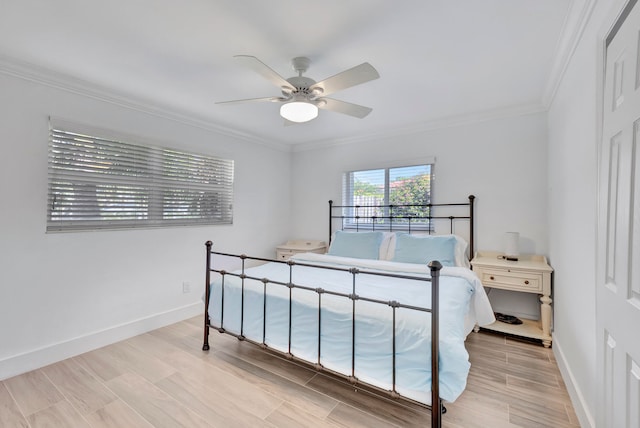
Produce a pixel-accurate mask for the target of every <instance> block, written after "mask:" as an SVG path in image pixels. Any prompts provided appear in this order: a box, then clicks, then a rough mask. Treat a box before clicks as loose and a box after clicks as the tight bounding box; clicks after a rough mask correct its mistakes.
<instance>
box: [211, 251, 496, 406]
mask: <svg viewBox="0 0 640 428" xmlns="http://www.w3.org/2000/svg"><path fill="white" fill-rule="evenodd" d="M295 259H296V260H297V261H299V262H301V263H313V264H319V265H332V266H340V267H343V268H344V267H352V266H354V267H360V268H361V269H368V270H373V269H379V270H384V271H389V272H393V273H406V274H408V275H412V276H418V275H423V276H426V277H429V273H428V268H427V267H426V266H423V265H409V264H404V263H394V262H384V261H375V262H374V261H366V260H365V261H363V260H358V259H348V258H344V257H335V256H327V255H319V254H305V255H297V256H295ZM246 273H247V275H249V276H253V277H257V278H269V279H271V280H277V281H282V282H289V266H288V265H286V264H282V263H267V264H264V265H261V266H257V267H252V268H249V269H247V270H246ZM352 278H353V277H352V274H350V273H346V272H339V271H332V270H327V269H318V268H309V267H303V266H295V267H294V268H293V283H294V284H296V285H303V286H307V287H312V288H316V287H320V288H322V289H324V290H332V291H337V292H341V293H345V294H349V293H351V292H352V284H353V279H352ZM240 283H241V279H239V278H236V277H232V276H230V275H227V276H226V277H225V283H224V320H223V325H222V326H223V327H224V328H225V329H226V330H228V331H231V332H233V333H236V334H240V333H241V332H240V305H241V291H240V290H241V288H240ZM266 288H267V298H266V329H265V330H266V334H265V343H266V344H267V345H268V346H269V347H271V348H274V349H277V350H279V351H283V352H288V351H289V293H290V290H289V288H287V287H284V286H281V285H275V284H268V285H267V287H266ZM263 289H264V285H263V282H261V281H254V280H249V279H246V280H245V291H244V325H243V331H242V334H243V335H244V336H245V337H247V338H249V339H252V340H254V341H257V342H262V340H263V313H264V309H263V308H264V307H265V302H264V298H263ZM477 289H481V291H480V292H479V293H478V292H477ZM291 293H292V297H293V303H292V308H291V318H292V328H291V353H292V354H293V355H295V356H296V357H298V358H302V359H304V360H307V361H309V362H312V363H317V362H318V328H319V322H318V305H319V303H318V302H319V298H318V294H317V293H316V292H314V291H306V290H298V289H294V290H291ZM356 294H358V295H359V296H366V297H369V298H373V299H379V300H383V301H391V300H395V301H398V302H400V303H403V304H407V305H412V306H418V307H424V308H430V307H431V283H430V282H426V281H413V280H406V279H395V278H389V277H381V276H372V275H366V274H358V275H357V280H356ZM476 294H479V295H480V297H482V296H484V297H482V299H480V300H481V302H477V301H476V302H474V303H473V304H472V303H471V302H472V298H473V297H474V296H475V295H476ZM485 299H486V295H485V294H484V289H482V286H481V284H480V282H479V281H478V280H477V277H476V276H475V274H473V272H471V271H469V270H468V269H466V268H444V269H443V270H442V271H441V280H440V397H441V398H442V399H443V400H445V401H449V402H453V401H454V400H455V399H456V398H457V397H458V396H459V395H460V394H461V393H462V391H463V390H464V388H465V386H466V379H467V375H468V372H469V367H470V364H469V355H468V353H467V351H466V349H465V347H464V340H465V337H466V335H467V333H468V331H467V329H466V328H465V316H468V315H469V313H474V314H475V312H478V311H477V308H478V307H482V310H480V311H479V312H483V313H490V312H491V309H490V306H489V303H488V300H486V303H485V301H484V300H485ZM321 300H322V310H321V314H320V315H321V323H320V324H321V325H320V327H321V342H320V363H321V364H322V365H323V366H324V367H326V368H328V369H331V370H333V371H336V372H338V373H341V374H344V375H347V376H350V375H351V370H352V367H351V360H352V358H351V352H352V351H351V348H352V347H351V344H352V310H353V307H352V301H351V300H350V299H348V298H344V297H340V296H331V295H329V294H327V293H323V294H322V295H321ZM221 306H222V304H221V283H220V281H219V280H216V281H214V282H213V283H212V294H211V300H210V305H209V311H208V312H209V317H210V323H211V325H213V326H216V327H220V326H221ZM470 309H471V310H470ZM474 309H476V310H474ZM487 310H488V311H489V312H487ZM355 312H356V327H355V342H356V348H355V349H356V351H355V376H356V377H357V378H358V379H359V380H361V381H364V382H367V383H370V384H372V385H375V386H377V387H379V388H383V389H386V390H391V389H392V379H393V378H392V373H393V363H392V361H393V360H392V359H393V356H392V355H393V352H392V349H393V348H392V329H393V328H392V316H393V315H392V309H391V307H390V306H387V305H381V304H376V303H371V302H365V301H362V300H357V301H356V303H355ZM474 316H475V315H474ZM491 317H492V313H491ZM485 318H486V317H485ZM491 321H492V320H491V319H487V320H486V322H491ZM479 323H480V324H484V321H483V320H482V319H480V320H479ZM430 342H431V314H430V313H428V312H420V311H414V310H410V309H403V308H399V309H397V313H396V367H397V368H396V391H397V392H398V393H400V394H401V395H403V396H405V397H407V398H410V399H413V400H416V401H419V402H422V403H425V404H430V402H431V397H430V391H431V348H430V346H431V343H430Z"/></svg>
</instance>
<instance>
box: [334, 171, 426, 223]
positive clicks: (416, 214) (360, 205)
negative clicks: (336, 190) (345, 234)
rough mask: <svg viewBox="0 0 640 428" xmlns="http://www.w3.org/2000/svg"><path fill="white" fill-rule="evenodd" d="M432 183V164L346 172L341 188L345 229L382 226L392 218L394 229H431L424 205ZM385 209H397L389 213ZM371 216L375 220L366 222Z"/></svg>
mask: <svg viewBox="0 0 640 428" xmlns="http://www.w3.org/2000/svg"><path fill="white" fill-rule="evenodd" d="M432 181H433V164H425V165H413V166H401V167H394V168H379V169H369V170H362V171H350V172H346V173H345V174H344V176H343V186H342V205H343V206H345V208H344V209H343V215H344V216H345V217H347V218H348V220H347V221H346V222H345V227H346V228H350V227H356V223H357V227H358V228H362V227H367V226H371V227H372V228H373V227H378V226H385V225H388V223H389V221H390V219H389V218H388V217H390V216H393V217H394V218H393V219H391V221H393V223H394V226H393V227H394V229H401V228H402V225H403V224H405V225H406V226H407V227H409V224H410V225H411V228H416V229H428V228H430V227H431V224H430V221H429V218H428V217H429V215H430V209H429V207H425V205H428V204H430V203H431V183H432ZM384 205H396V207H393V208H391V212H390V210H389V208H382V206H384ZM398 205H403V207H398ZM412 205H413V206H412ZM372 216H375V217H378V218H376V219H375V220H372V219H370V218H367V217H372ZM354 217H360V218H354ZM374 223H375V225H374Z"/></svg>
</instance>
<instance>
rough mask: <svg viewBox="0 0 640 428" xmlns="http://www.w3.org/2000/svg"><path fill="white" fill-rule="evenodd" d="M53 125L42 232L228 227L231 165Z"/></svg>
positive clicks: (192, 154)
mask: <svg viewBox="0 0 640 428" xmlns="http://www.w3.org/2000/svg"><path fill="white" fill-rule="evenodd" d="M68 128H69V127H64V128H63V127H60V126H52V127H51V130H50V138H49V162H48V163H49V179H48V183H49V191H48V204H47V206H48V208H47V232H60V231H74V230H97V229H120V228H132V227H169V226H185V225H211V224H231V223H232V222H233V166H234V165H233V161H232V160H224V159H218V158H215V157H211V156H205V155H201V154H194V153H187V152H183V151H179V150H173V149H167V148H160V147H150V146H146V145H140V144H135V143H133V142H124V141H121V140H116V139H113V138H104V137H100V136H97V135H96V134H97V133H95V132H91V133H87V132H77V131H76V130H74V129H68Z"/></svg>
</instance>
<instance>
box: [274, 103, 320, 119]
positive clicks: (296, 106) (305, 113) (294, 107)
mask: <svg viewBox="0 0 640 428" xmlns="http://www.w3.org/2000/svg"><path fill="white" fill-rule="evenodd" d="M280 116H282V117H284V118H285V119H287V120H290V121H291V122H297V123H302V122H308V121H310V120H312V119H315V118H316V117H318V107H316V106H315V105H314V104H311V103H309V102H306V101H292V102H290V103H286V104H283V105H282V107H280Z"/></svg>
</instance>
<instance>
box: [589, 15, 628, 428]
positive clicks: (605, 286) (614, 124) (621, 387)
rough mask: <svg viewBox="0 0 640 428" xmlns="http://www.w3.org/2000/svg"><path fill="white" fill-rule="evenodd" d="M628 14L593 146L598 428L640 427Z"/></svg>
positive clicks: (613, 52) (612, 54) (609, 55)
mask: <svg viewBox="0 0 640 428" xmlns="http://www.w3.org/2000/svg"><path fill="white" fill-rule="evenodd" d="M626 12H628V14H627V13H626ZM626 12H625V13H624V14H623V15H622V17H621V18H620V22H621V25H620V26H618V27H617V28H618V29H617V32H615V33H612V34H614V36H613V38H612V39H611V40H610V41H609V44H608V46H607V48H606V70H605V84H604V100H603V102H604V105H603V106H602V112H603V126H602V140H601V142H600V144H599V147H598V148H599V162H600V166H599V179H598V180H599V192H598V210H599V211H598V251H597V291H596V298H597V299H596V326H597V352H598V355H597V370H598V381H599V382H598V401H597V408H596V420H597V426H598V427H602V428H605V427H606V428H623V427H629V428H638V427H640V170H639V169H640V147H639V146H640V143H639V140H640V51H639V50H640V44H639V40H640V6H639V5H635V6H633V8H631V10H630V11H626ZM614 28H616V27H614ZM614 31H615V30H614ZM586 126H590V125H586ZM576 251H579V249H576Z"/></svg>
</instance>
